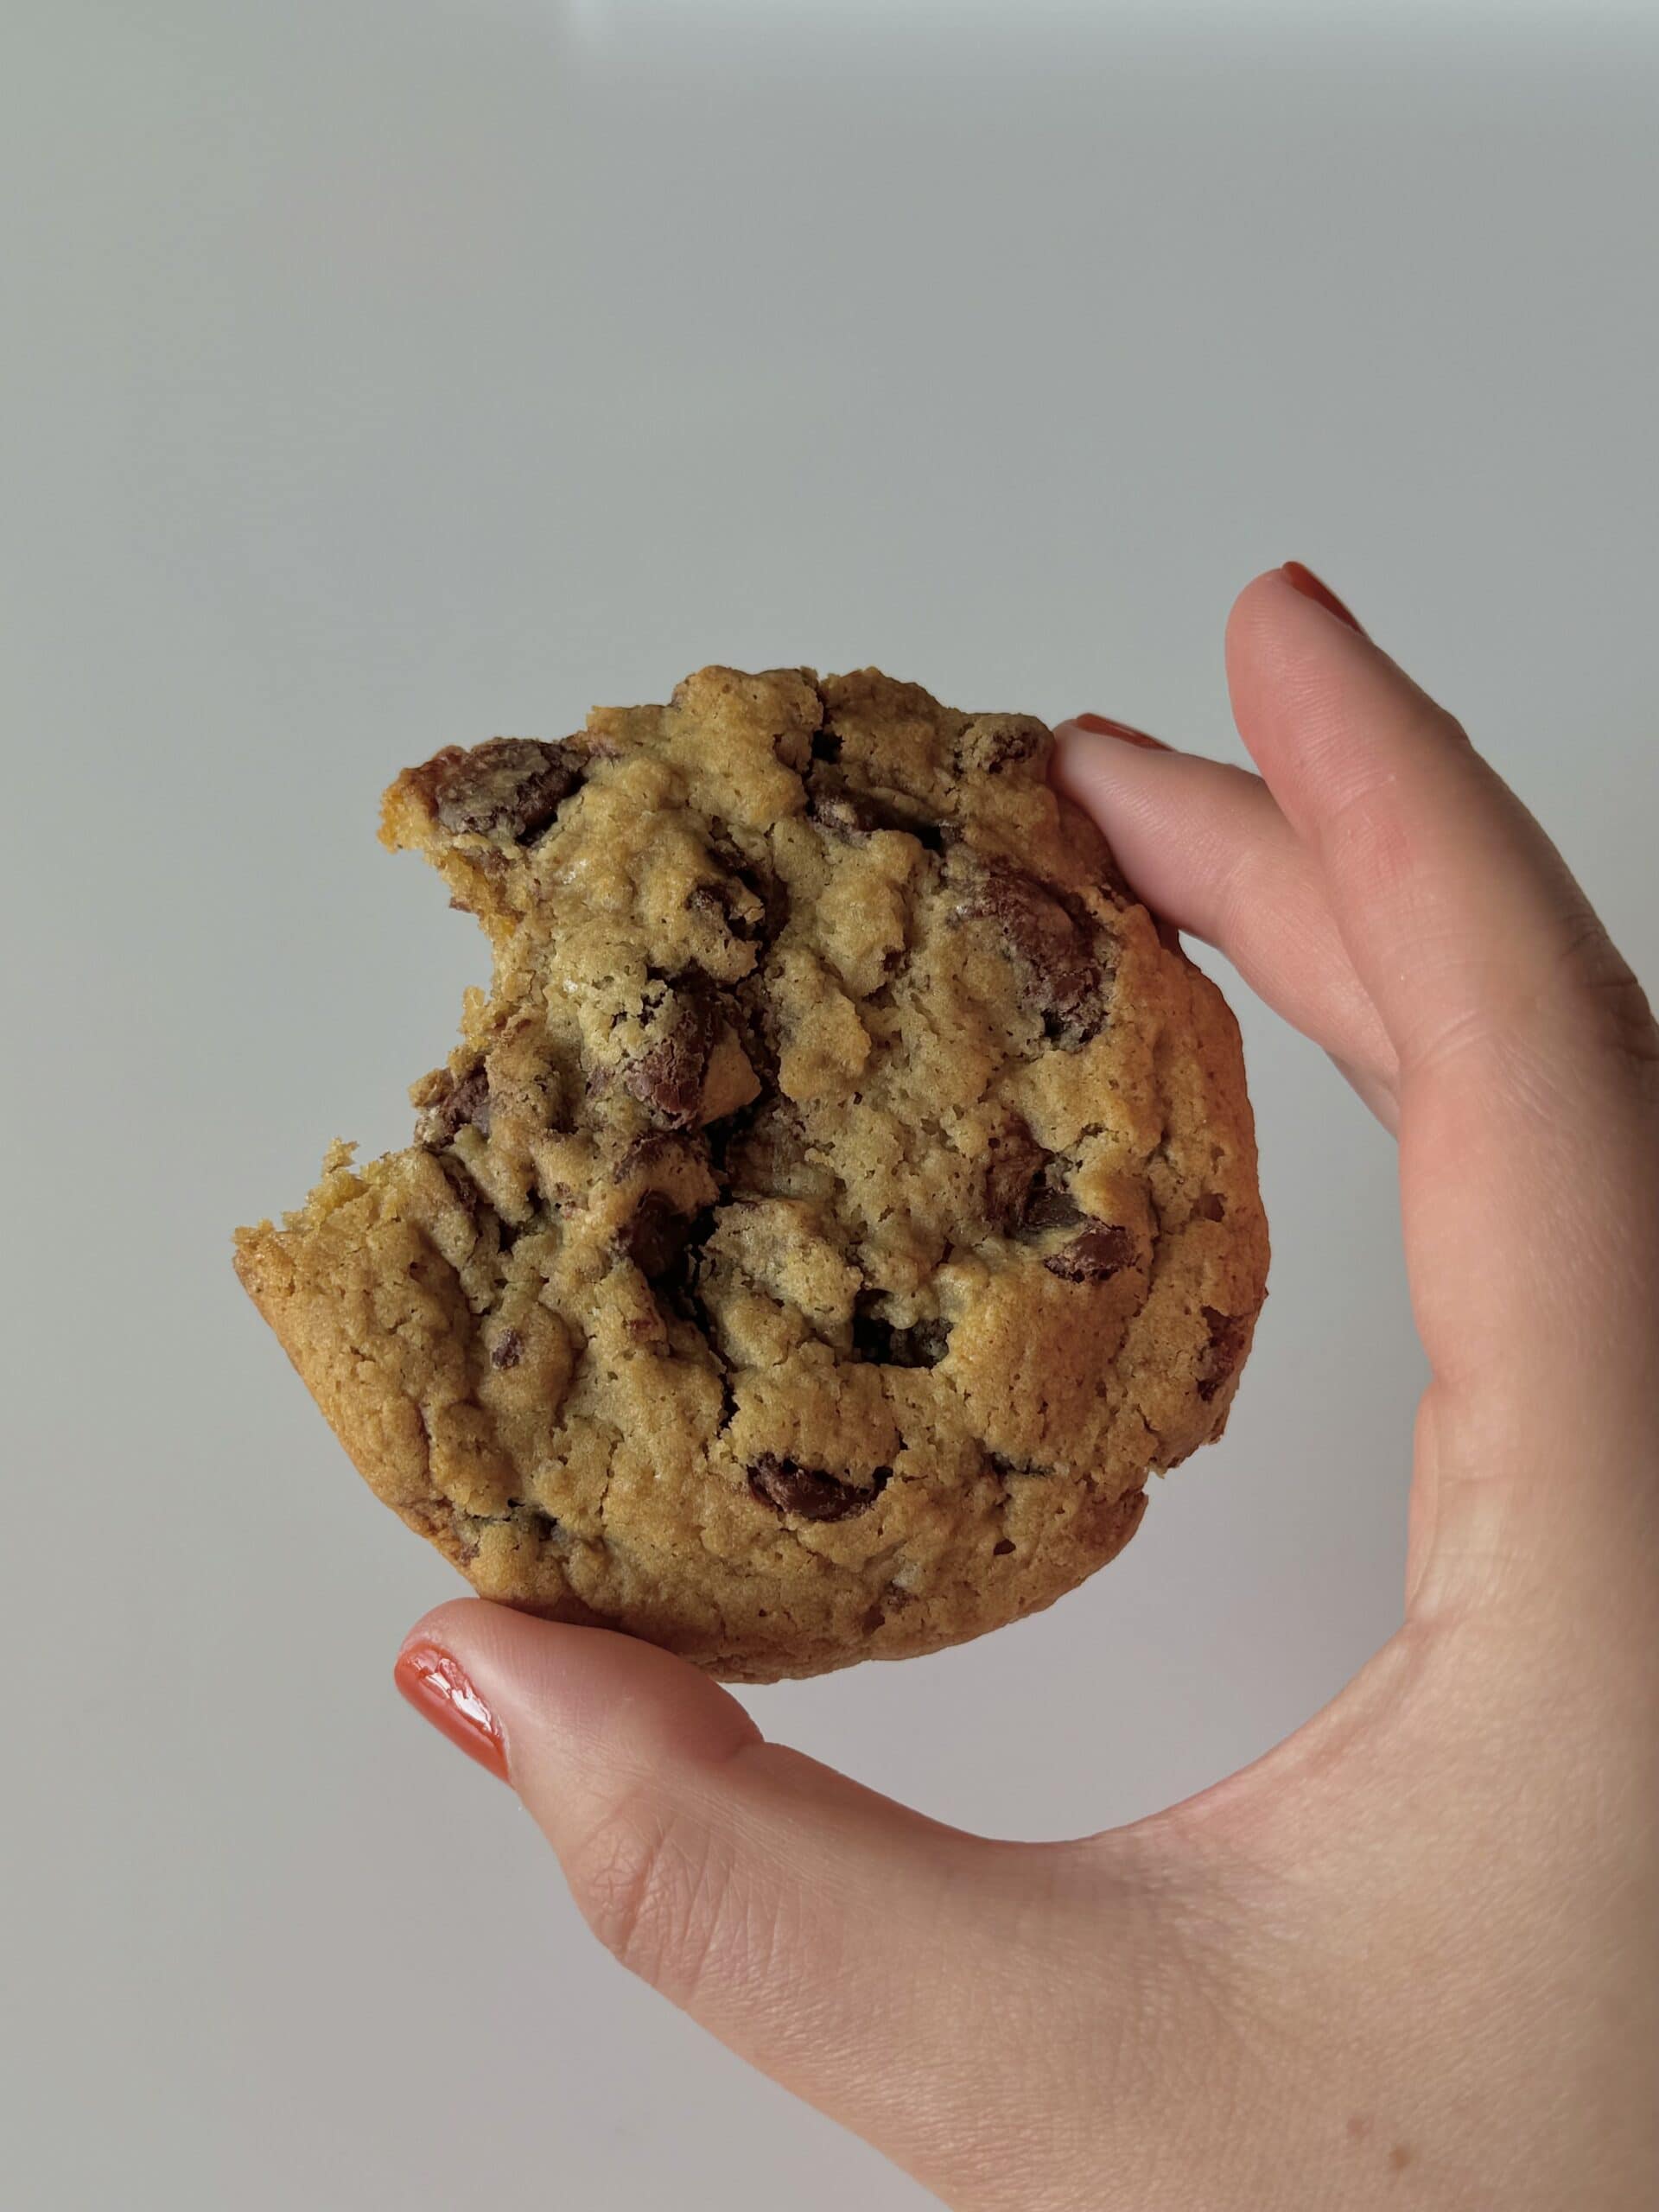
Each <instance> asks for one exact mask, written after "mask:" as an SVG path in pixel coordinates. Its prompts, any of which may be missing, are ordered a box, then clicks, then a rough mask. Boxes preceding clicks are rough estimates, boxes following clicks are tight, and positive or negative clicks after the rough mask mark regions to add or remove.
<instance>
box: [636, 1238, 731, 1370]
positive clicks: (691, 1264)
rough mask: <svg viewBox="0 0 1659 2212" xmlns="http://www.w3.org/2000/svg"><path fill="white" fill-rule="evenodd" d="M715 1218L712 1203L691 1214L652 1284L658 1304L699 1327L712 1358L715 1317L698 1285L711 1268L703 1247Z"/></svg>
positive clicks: (717, 1349)
mask: <svg viewBox="0 0 1659 2212" xmlns="http://www.w3.org/2000/svg"><path fill="white" fill-rule="evenodd" d="M718 1222H719V1216H718V1214H717V1213H716V1211H715V1208H714V1207H713V1206H704V1207H703V1208H702V1211H700V1212H698V1213H696V1214H694V1215H693V1216H692V1217H691V1218H690V1221H689V1222H688V1223H687V1224H686V1227H685V1234H684V1236H683V1237H682V1238H681V1239H680V1242H679V1249H677V1251H676V1252H675V1253H674V1255H673V1256H672V1257H671V1260H670V1261H669V1262H668V1264H667V1266H666V1267H665V1268H663V1269H662V1270H661V1271H660V1273H659V1274H658V1276H657V1278H656V1279H655V1280H654V1281H653V1282H652V1291H653V1292H654V1293H655V1295H656V1299H657V1303H658V1306H662V1307H664V1308H666V1310H667V1311H668V1312H669V1313H675V1314H677V1315H678V1316H679V1318H680V1319H681V1320H682V1321H689V1322H690V1324H691V1325H692V1327H693V1328H694V1329H696V1330H697V1331H699V1332H700V1333H701V1334H702V1336H703V1337H704V1338H706V1339H707V1340H708V1344H709V1350H710V1351H712V1352H713V1353H714V1355H715V1358H716V1359H718V1358H719V1357H720V1347H719V1344H718V1342H717V1340H716V1331H715V1319H714V1316H713V1315H712V1314H711V1313H710V1312H709V1308H708V1306H707V1305H706V1304H705V1302H704V1300H703V1296H702V1287H703V1285H704V1283H705V1282H706V1281H708V1279H709V1275H710V1274H711V1273H712V1272H713V1267H714V1263H713V1262H712V1261H711V1260H710V1258H709V1254H708V1251H707V1249H705V1248H706V1247H707V1245H708V1243H709V1238H710V1237H711V1236H713V1235H714V1233H715V1228H716V1226H717V1225H718Z"/></svg>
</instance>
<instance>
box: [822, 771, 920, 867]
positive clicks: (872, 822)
mask: <svg viewBox="0 0 1659 2212" xmlns="http://www.w3.org/2000/svg"><path fill="white" fill-rule="evenodd" d="M807 785H808V790H809V791H810V799H809V801H808V805H807V811H808V813H809V814H810V816H811V817H812V819H813V820H814V821H815V822H816V823H817V825H818V827H819V828H820V829H827V830H828V831H829V834H830V836H832V837H840V838H842V840H844V841H845V842H849V843H852V844H857V843H859V842H861V841H862V840H863V839H864V838H866V837H871V836H874V834H875V832H876V831H877V830H878V829H899V830H902V831H903V832H904V834H905V835H906V836H907V837H914V838H916V839H917V840H918V842H920V843H922V844H924V845H925V846H926V847H927V849H928V850H929V851H930V852H934V853H938V852H942V851H943V850H944V842H945V836H946V832H945V829H944V825H943V824H942V823H938V822H937V821H935V820H934V819H933V818H932V817H931V815H926V814H922V813H920V812H917V813H912V812H910V810H908V808H907V807H906V806H904V805H901V804H899V802H898V801H897V800H895V799H893V798H889V797H887V795H886V794H880V795H878V794H877V793H876V792H874V791H863V790H861V789H860V788H858V787H857V786H856V785H853V784H849V782H848V780H847V779H846V778H845V777H844V776H842V774H840V773H839V772H837V771H836V770H834V769H827V770H823V769H821V770H817V771H816V772H814V773H813V774H812V775H811V776H810V777H809V778H808V779H807Z"/></svg>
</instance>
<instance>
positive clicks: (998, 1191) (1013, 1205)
mask: <svg viewBox="0 0 1659 2212" xmlns="http://www.w3.org/2000/svg"><path fill="white" fill-rule="evenodd" d="M1052 1159H1053V1155H1052V1154H1051V1153H1048V1152H1046V1151H1045V1150H1044V1149H1043V1147H1042V1146H1041V1145H1039V1143H1038V1141H1037V1140H1036V1138H1035V1137H1034V1136H1033V1135H1032V1133H1031V1130H1030V1128H1029V1127H1028V1126H1027V1123H1026V1122H1024V1121H1023V1120H1022V1119H1021V1118H1020V1116H1019V1115H1017V1114H1015V1115H1014V1116H1011V1117H1010V1118H1009V1119H1008V1120H1007V1122H1004V1123H1003V1125H1002V1127H1001V1128H1000V1129H998V1130H997V1131H996V1133H995V1135H993V1137H992V1139H991V1141H990V1145H989V1147H988V1150H987V1153H986V1155H985V1195H984V1201H983V1203H984V1208H985V1218H986V1220H987V1222H988V1223H989V1224H990V1226H991V1227H992V1228H993V1229H994V1230H996V1231H997V1232H998V1233H999V1235H1001V1236H1018V1235H1019V1233H1020V1230H1022V1229H1025V1228H1027V1227H1028V1226H1031V1225H1033V1224H1032V1215H1033V1209H1036V1210H1039V1211H1041V1210H1042V1209H1044V1208H1046V1207H1049V1206H1050V1205H1052V1192H1051V1191H1050V1190H1049V1188H1048V1186H1047V1185H1046V1184H1044V1183H1043V1182H1041V1181H1040V1180H1039V1178H1040V1177H1041V1176H1042V1174H1043V1171H1044V1170H1045V1169H1046V1168H1048V1169H1050V1172H1051V1173H1052V1166H1051V1163H1052ZM1065 1203H1066V1204H1067V1205H1070V1203H1071V1201H1070V1200H1069V1199H1067V1200H1066V1201H1065ZM1035 1225H1037V1226H1039V1227H1040V1226H1042V1225H1043V1224H1042V1223H1040V1222H1039V1223H1038V1224H1035Z"/></svg>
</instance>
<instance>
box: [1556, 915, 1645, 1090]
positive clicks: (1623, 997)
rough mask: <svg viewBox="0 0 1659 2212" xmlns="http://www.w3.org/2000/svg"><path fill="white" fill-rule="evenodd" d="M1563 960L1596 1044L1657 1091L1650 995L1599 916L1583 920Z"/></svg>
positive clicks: (1580, 920)
mask: <svg viewBox="0 0 1659 2212" xmlns="http://www.w3.org/2000/svg"><path fill="white" fill-rule="evenodd" d="M1562 957H1563V964H1564V966H1565V968H1566V969H1567V974H1568V976H1569V977H1570V979H1571V984H1572V988H1573V990H1574V993H1575V995H1576V996H1577V999H1578V1001H1579V1003H1580V1006H1581V1007H1583V1008H1584V1009H1585V1010H1586V1013H1587V1014H1588V1015H1589V1017H1590V1033H1591V1036H1592V1039H1593V1040H1594V1042H1595V1043H1597V1044H1598V1045H1599V1046H1602V1047H1603V1048H1604V1049H1605V1052H1607V1054H1608V1055H1609V1056H1610V1057H1611V1058H1612V1059H1613V1061H1614V1062H1615V1063H1616V1064H1617V1065H1620V1066H1622V1067H1623V1068H1624V1069H1625V1070H1627V1071H1632V1072H1634V1073H1636V1074H1637V1076H1638V1077H1640V1079H1641V1080H1642V1081H1643V1084H1644V1085H1648V1086H1651V1085H1652V1084H1654V1083H1655V1081H1656V1077H1659V1027H1656V1025H1655V1022H1654V1018H1653V1009H1652V1007H1650V1006H1649V1003H1648V995H1647V993H1646V992H1645V991H1644V990H1643V988H1642V986H1641V984H1640V983H1639V982H1637V978H1636V976H1634V975H1633V974H1632V972H1631V971H1630V969H1629V968H1628V967H1627V966H1626V965H1625V963H1624V959H1623V957H1622V956H1621V955H1620V953H1619V952H1618V949H1617V947H1616V946H1615V945H1614V944H1613V943H1612V941H1611V938H1609V937H1608V935H1607V933H1606V931H1605V930H1604V929H1603V928H1602V926H1601V924H1600V923H1599V920H1598V919H1597V918H1596V917H1595V915H1594V914H1593V913H1591V912H1588V911H1586V912H1585V913H1583V914H1582V915H1581V916H1580V917H1579V918H1577V920H1576V922H1575V925H1574V927H1573V931H1572V933H1571V935H1570V936H1569V938H1568V939H1567V944H1566V946H1565V948H1564V951H1563V956H1562Z"/></svg>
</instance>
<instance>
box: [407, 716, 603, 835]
mask: <svg viewBox="0 0 1659 2212" xmlns="http://www.w3.org/2000/svg"><path fill="white" fill-rule="evenodd" d="M590 759H591V755H590V753H589V751H588V747H587V746H586V745H584V744H583V743H582V741H581V740H580V739H577V738H571V739H569V740H567V741H566V742H565V743H564V744H563V745H547V744H543V741H542V740H541V739H540V738H535V737H493V738H491V739H490V740H489V741H488V742H487V743H486V744H483V745H475V746H474V747H473V749H472V751H471V752H470V753H461V752H454V753H450V754H448V755H446V754H444V753H439V754H438V756H437V762H442V764H443V765H442V768H441V769H440V770H439V772H438V773H437V775H436V776H435V778H434V779H433V787H434V789H435V794H436V800H437V816H438V820H439V822H440V823H441V824H442V827H443V828H444V829H447V830H448V831H449V833H450V835H451V836H461V835H463V834H467V833H470V834H472V835H474V836H484V837H507V838H511V839H512V841H513V842H516V843H518V844H523V843H524V842H525V841H526V840H527V839H528V838H531V837H533V836H535V835H536V833H537V830H539V829H546V827H547V825H548V823H550V822H551V820H552V819H553V817H554V816H555V815H556V813H557V811H558V810H559V805H560V802H561V801H562V800H563V799H567V798H569V796H570V794H571V792H572V791H575V788H576V786H577V785H578V784H579V783H580V782H581V781H582V778H583V776H585V775H586V773H587V772H588V764H589V760H590ZM437 762H429V764H428V766H429V768H430V767H434V766H436V765H437Z"/></svg>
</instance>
